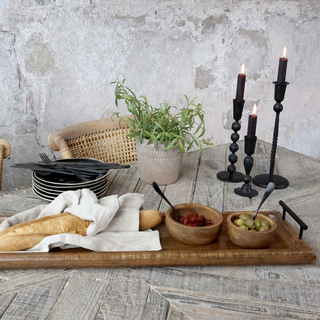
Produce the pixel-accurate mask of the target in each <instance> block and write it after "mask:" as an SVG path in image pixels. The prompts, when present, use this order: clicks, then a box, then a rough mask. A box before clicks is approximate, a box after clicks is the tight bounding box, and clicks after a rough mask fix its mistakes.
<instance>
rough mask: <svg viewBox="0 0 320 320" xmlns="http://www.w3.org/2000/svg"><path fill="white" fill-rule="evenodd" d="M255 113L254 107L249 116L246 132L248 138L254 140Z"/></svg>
mask: <svg viewBox="0 0 320 320" xmlns="http://www.w3.org/2000/svg"><path fill="white" fill-rule="evenodd" d="M256 112H257V106H256V105H254V106H253V112H252V114H250V116H249V122H248V132H247V136H248V138H254V137H255V136H256V128H257V120H258V117H257V115H256Z"/></svg>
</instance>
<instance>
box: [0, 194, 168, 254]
mask: <svg viewBox="0 0 320 320" xmlns="http://www.w3.org/2000/svg"><path fill="white" fill-rule="evenodd" d="M142 203H143V195H141V194H137V193H128V194H125V195H123V196H120V197H118V196H117V195H112V196H108V197H104V198H101V199H97V197H96V195H95V194H94V193H93V192H92V191H91V190H89V189H81V190H77V191H66V192H63V193H61V194H60V195H59V196H58V197H57V198H56V199H55V200H53V201H52V202H51V203H50V204H49V205H47V206H43V205H41V206H38V207H35V208H32V209H29V210H27V211H24V212H21V213H18V214H15V215H13V216H11V217H10V218H8V219H6V220H5V221H3V222H2V223H1V224H0V231H2V230H5V229H7V228H9V227H11V226H13V225H16V224H18V223H22V222H26V221H30V220H34V219H37V218H42V217H45V216H50V215H54V214H58V213H61V212H70V213H72V214H74V215H75V216H78V217H79V218H81V219H84V220H91V221H93V222H92V223H91V224H90V226H89V227H88V229H87V236H85V237H84V236H81V235H76V234H57V235H53V236H48V237H45V238H44V239H43V240H42V241H41V242H40V243H38V244H37V245H36V246H34V247H33V248H31V249H28V250H25V251H16V252H48V251H49V250H50V249H52V248H55V247H61V248H62V249H67V248H74V247H82V248H86V249H89V250H93V251H158V250H161V249H162V248H161V244H160V237H159V232H158V231H157V230H155V231H152V230H147V231H139V209H140V207H141V205H142Z"/></svg>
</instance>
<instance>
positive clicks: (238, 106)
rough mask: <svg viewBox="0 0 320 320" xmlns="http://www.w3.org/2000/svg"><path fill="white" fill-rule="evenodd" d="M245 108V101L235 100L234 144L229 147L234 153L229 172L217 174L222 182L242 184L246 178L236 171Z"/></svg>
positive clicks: (231, 157)
mask: <svg viewBox="0 0 320 320" xmlns="http://www.w3.org/2000/svg"><path fill="white" fill-rule="evenodd" d="M243 106H244V100H241V101H237V100H236V99H234V100H233V119H234V120H235V121H234V123H233V124H232V126H231V128H232V130H233V131H234V132H233V133H232V134H231V140H232V141H233V143H231V145H230V147H229V150H230V151H231V152H232V153H231V154H230V155H229V161H230V162H231V164H230V165H229V166H228V168H227V170H228V171H220V172H218V173H217V178H218V179H219V180H222V181H226V182H241V181H242V180H243V177H244V174H243V173H241V172H238V171H236V166H235V165H234V164H235V163H236V162H237V161H238V156H237V155H236V152H237V151H238V150H239V146H238V144H237V141H238V140H239V134H238V131H239V130H240V129H241V124H240V123H239V120H240V119H241V117H242V110H243Z"/></svg>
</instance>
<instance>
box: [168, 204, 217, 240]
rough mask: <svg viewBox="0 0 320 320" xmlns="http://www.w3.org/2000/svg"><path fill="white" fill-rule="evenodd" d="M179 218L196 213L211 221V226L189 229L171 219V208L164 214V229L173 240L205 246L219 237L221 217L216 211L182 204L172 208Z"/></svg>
mask: <svg viewBox="0 0 320 320" xmlns="http://www.w3.org/2000/svg"><path fill="white" fill-rule="evenodd" d="M174 207H175V209H176V210H177V211H178V212H179V215H180V216H185V215H187V214H190V213H192V212H194V211H196V212H197V213H198V214H200V215H204V216H205V217H206V218H207V219H211V220H212V221H213V225H210V226H205V227H191V226H186V225H184V224H181V223H179V222H177V221H175V220H174V219H173V214H174V212H173V210H172V208H170V209H168V210H167V212H166V227H167V229H168V231H169V233H170V235H171V236H172V238H174V239H175V240H177V241H179V242H181V243H184V244H190V245H193V246H200V245H205V244H209V243H211V242H213V241H214V240H215V239H216V238H217V237H218V235H219V233H220V230H221V226H222V221H223V217H222V214H221V213H220V212H219V211H217V210H216V209H213V208H210V207H208V206H205V205H202V204H195V203H184V204H178V205H175V206H174Z"/></svg>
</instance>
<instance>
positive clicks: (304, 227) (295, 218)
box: [279, 200, 308, 239]
mask: <svg viewBox="0 0 320 320" xmlns="http://www.w3.org/2000/svg"><path fill="white" fill-rule="evenodd" d="M279 204H280V206H281V207H282V209H283V214H282V220H286V212H288V213H289V214H290V216H291V217H292V218H293V219H294V220H295V221H296V222H297V223H298V224H299V225H300V233H299V239H302V234H303V230H307V229H308V226H307V225H306V224H305V223H304V222H303V221H302V220H301V219H300V218H299V217H298V216H297V215H296V214H295V213H294V212H293V211H292V210H291V209H290V208H289V207H288V206H287V205H286V204H285V203H284V202H283V201H282V200H280V201H279Z"/></svg>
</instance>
